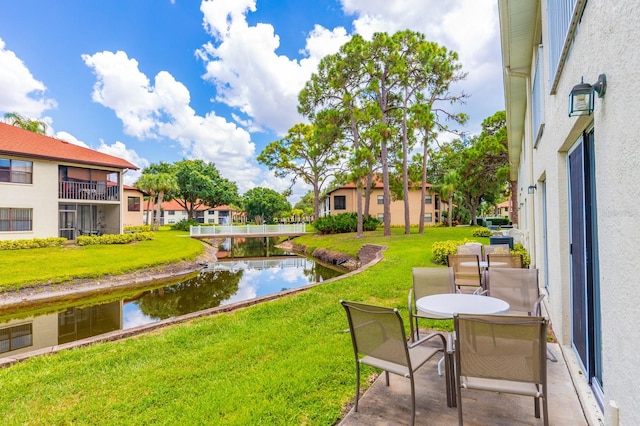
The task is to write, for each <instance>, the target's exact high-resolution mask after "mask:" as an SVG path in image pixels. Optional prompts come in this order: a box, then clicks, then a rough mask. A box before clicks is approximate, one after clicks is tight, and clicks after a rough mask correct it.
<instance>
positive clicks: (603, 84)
mask: <svg viewBox="0 0 640 426" xmlns="http://www.w3.org/2000/svg"><path fill="white" fill-rule="evenodd" d="M594 91H595V92H596V93H597V94H598V97H599V98H601V97H603V96H604V94H605V92H606V91H607V76H606V75H604V74H600V75H599V76H598V81H596V82H595V83H593V84H588V83H585V82H584V79H580V84H577V85H575V86H573V89H571V93H569V117H572V116H576V115H591V113H592V112H593V92H594Z"/></svg>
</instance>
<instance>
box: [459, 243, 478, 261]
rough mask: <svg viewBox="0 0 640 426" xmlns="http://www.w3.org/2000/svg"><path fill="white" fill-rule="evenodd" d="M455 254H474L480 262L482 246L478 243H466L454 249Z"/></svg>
mask: <svg viewBox="0 0 640 426" xmlns="http://www.w3.org/2000/svg"><path fill="white" fill-rule="evenodd" d="M456 254H475V255H477V256H478V259H480V260H482V259H483V258H484V257H483V255H482V244H480V243H467V244H463V245H460V246H457V247H456Z"/></svg>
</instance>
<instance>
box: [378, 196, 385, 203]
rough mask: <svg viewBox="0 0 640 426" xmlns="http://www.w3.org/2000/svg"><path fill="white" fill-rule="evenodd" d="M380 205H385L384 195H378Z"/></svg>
mask: <svg viewBox="0 0 640 426" xmlns="http://www.w3.org/2000/svg"><path fill="white" fill-rule="evenodd" d="M378 204H384V195H378Z"/></svg>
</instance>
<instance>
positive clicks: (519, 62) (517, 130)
mask: <svg viewBox="0 0 640 426" xmlns="http://www.w3.org/2000/svg"><path fill="white" fill-rule="evenodd" d="M538 3H539V2H533V1H521V0H499V2H498V15H499V21H500V41H501V48H502V49H501V50H502V66H503V77H504V79H503V81H504V96H505V105H506V114H507V136H508V139H509V166H510V178H511V180H517V178H518V168H519V165H520V153H521V150H522V139H523V136H524V130H525V129H524V126H525V122H526V120H525V113H526V108H527V91H528V86H529V85H528V78H529V77H530V75H531V60H532V57H533V54H532V53H533V51H532V49H533V46H534V45H535V44H536V43H535V38H534V37H535V31H536V20H537V13H538Z"/></svg>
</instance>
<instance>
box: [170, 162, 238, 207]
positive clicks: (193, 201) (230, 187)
mask: <svg viewBox="0 0 640 426" xmlns="http://www.w3.org/2000/svg"><path fill="white" fill-rule="evenodd" d="M175 176H176V179H177V181H178V189H177V191H176V192H175V194H173V198H174V199H175V201H176V202H177V203H178V204H179V205H180V206H181V207H182V208H184V209H185V211H187V212H188V213H189V218H191V219H195V211H196V210H197V208H198V207H200V206H202V205H206V206H209V207H217V206H221V205H229V204H233V203H237V202H238V199H239V196H238V187H237V186H236V184H235V182H232V181H230V180H228V179H225V178H223V177H222V176H221V175H220V172H219V171H218V169H217V168H216V166H215V165H214V164H213V163H207V162H205V161H203V160H182V161H178V162H177V163H175Z"/></svg>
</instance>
